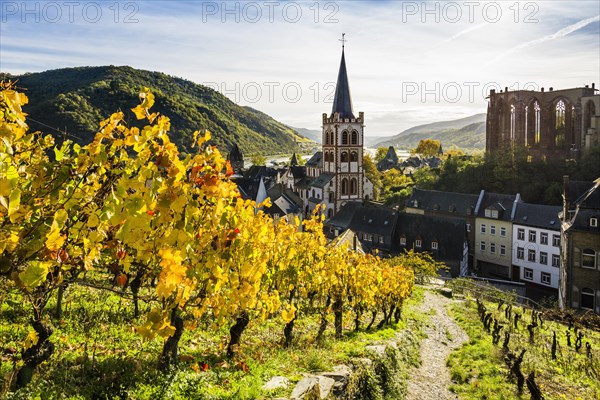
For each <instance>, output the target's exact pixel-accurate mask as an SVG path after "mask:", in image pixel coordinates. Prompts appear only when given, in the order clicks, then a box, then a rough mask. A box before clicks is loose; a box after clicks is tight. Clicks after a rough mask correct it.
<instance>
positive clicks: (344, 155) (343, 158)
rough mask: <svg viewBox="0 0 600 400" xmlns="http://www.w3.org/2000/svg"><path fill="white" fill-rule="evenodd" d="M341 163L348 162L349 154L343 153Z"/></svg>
mask: <svg viewBox="0 0 600 400" xmlns="http://www.w3.org/2000/svg"><path fill="white" fill-rule="evenodd" d="M340 161H341V162H348V153H347V152H345V151H342V156H341V157H340Z"/></svg>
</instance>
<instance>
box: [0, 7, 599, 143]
mask: <svg viewBox="0 0 600 400" xmlns="http://www.w3.org/2000/svg"><path fill="white" fill-rule="evenodd" d="M342 33H345V39H346V41H345V42H344V43H345V55H346V65H347V69H348V76H349V82H350V88H351V93H352V100H353V106H354V111H355V113H357V112H359V111H364V113H365V124H366V128H365V134H366V135H367V136H370V137H374V136H389V135H393V134H397V133H399V132H401V131H403V130H404V129H408V128H410V127H412V126H414V125H419V124H423V123H429V122H436V121H443V120H452V119H456V118H462V117H467V116H470V115H473V114H477V113H485V112H486V109H487V102H486V100H485V97H486V96H487V95H488V94H489V90H490V89H494V88H496V89H503V88H505V87H508V88H509V90H516V89H539V88H541V87H545V88H549V87H553V88H554V90H557V89H563V88H570V87H582V86H584V85H591V84H592V82H595V83H596V86H597V87H598V86H600V1H599V0H589V1H524V2H515V1H495V2H494V1H489V2H488V1H486V2H480V1H456V2H453V1H430V2H425V1H358V0H348V1H314V0H312V1H308V2H304V1H268V0H267V1H226V2H225V1H204V2H203V1H173V0H172V1H155V0H150V1H148V0H142V1H114V0H109V1H74V0H73V1H70V0H67V1H8V0H0V71H1V72H9V73H12V74H21V73H25V72H40V71H45V70H48V69H55V68H64V67H76V66H100V65H130V66H132V67H134V68H140V69H146V70H151V71H160V72H164V73H166V74H169V75H173V76H177V77H182V78H185V79H189V80H191V81H193V82H196V83H200V84H204V85H207V86H210V87H212V88H214V89H216V90H219V91H220V92H222V93H223V94H225V95H226V96H228V97H229V98H230V99H231V100H233V101H235V102H236V103H238V104H240V105H245V106H250V107H253V108H256V109H258V110H260V111H263V112H265V113H267V114H269V115H271V116H272V117H274V118H275V119H277V120H279V121H282V122H284V123H286V124H288V125H290V126H294V127H298V128H309V129H320V124H321V115H322V113H329V112H331V106H332V101H333V93H334V89H335V80H336V78H337V72H338V68H339V62H340V56H341V50H342V49H341V46H342V42H341V41H340V39H341V38H342Z"/></svg>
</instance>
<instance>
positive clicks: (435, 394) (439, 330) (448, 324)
mask: <svg viewBox="0 0 600 400" xmlns="http://www.w3.org/2000/svg"><path fill="white" fill-rule="evenodd" d="M450 303H452V300H451V299H449V298H446V297H444V296H442V295H440V294H437V293H435V292H434V291H432V290H426V291H425V299H424V300H423V302H422V303H421V304H420V305H419V306H418V307H416V309H417V310H418V311H419V312H423V313H428V314H429V324H428V325H427V326H426V327H424V330H425V333H427V336H428V337H427V338H425V339H423V341H422V342H421V348H420V353H421V366H420V367H419V368H418V369H415V370H413V371H412V372H411V373H410V381H409V382H408V396H407V397H406V398H407V399H408V400H444V399H458V397H457V396H456V395H455V394H454V393H452V392H450V391H449V390H448V386H449V385H450V383H451V380H450V372H449V371H448V367H446V360H447V358H448V356H449V355H450V352H451V351H452V350H454V349H455V348H457V347H460V346H461V345H462V344H463V343H464V342H466V341H468V340H469V336H468V335H467V334H466V333H465V331H463V330H462V328H460V327H459V326H458V325H457V324H456V322H454V320H453V319H452V317H450V316H449V315H448V313H447V312H446V305H447V304H450ZM430 310H433V311H430Z"/></svg>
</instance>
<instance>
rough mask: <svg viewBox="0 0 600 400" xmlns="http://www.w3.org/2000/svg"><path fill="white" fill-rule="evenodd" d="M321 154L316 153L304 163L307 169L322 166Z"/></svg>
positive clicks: (320, 152) (319, 152)
mask: <svg viewBox="0 0 600 400" xmlns="http://www.w3.org/2000/svg"><path fill="white" fill-rule="evenodd" d="M322 160H323V152H322V151H317V152H316V153H315V154H313V156H312V157H311V158H310V159H309V160H308V161H307V162H306V164H305V165H306V166H307V167H313V168H321V167H322V166H323V162H322Z"/></svg>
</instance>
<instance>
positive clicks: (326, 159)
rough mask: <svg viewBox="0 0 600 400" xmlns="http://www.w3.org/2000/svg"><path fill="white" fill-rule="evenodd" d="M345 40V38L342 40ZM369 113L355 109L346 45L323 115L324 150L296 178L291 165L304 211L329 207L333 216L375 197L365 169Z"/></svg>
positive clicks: (292, 183) (291, 180)
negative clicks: (347, 206) (328, 109)
mask: <svg viewBox="0 0 600 400" xmlns="http://www.w3.org/2000/svg"><path fill="white" fill-rule="evenodd" d="M343 42H344V39H342V43H343ZM364 118H365V116H364V113H363V112H359V113H358V116H357V115H356V114H355V113H354V110H353V108H352V97H351V95H350V85H349V83H348V72H347V70H346V59H345V54H344V45H343V44H342V59H341V62H340V69H339V72H338V77H337V84H336V88H335V96H334V100H333V107H332V109H331V113H330V114H326V113H323V116H322V144H323V145H322V151H319V152H317V153H315V154H314V155H313V156H312V157H311V158H310V160H308V161H307V162H306V173H305V174H304V176H303V177H302V178H300V179H297V175H296V179H294V177H293V168H294V166H291V167H290V173H289V174H288V176H289V180H288V182H289V187H292V188H293V190H294V191H295V192H296V193H297V194H298V195H299V196H300V198H301V199H302V201H303V205H304V212H305V213H309V212H312V211H313V210H314V209H315V207H316V206H317V205H324V206H325V215H326V217H327V218H328V219H329V218H332V217H333V216H334V215H335V214H336V213H337V212H338V211H339V210H340V209H341V208H342V207H343V206H344V205H345V204H347V203H350V202H362V201H363V200H369V199H372V198H373V184H372V183H371V182H370V181H369V180H368V179H367V177H366V176H365V173H364V169H363V151H364V128H365V124H364V123H365V119H364Z"/></svg>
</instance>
